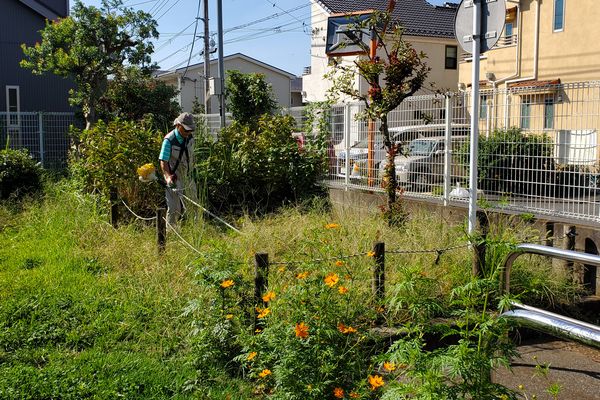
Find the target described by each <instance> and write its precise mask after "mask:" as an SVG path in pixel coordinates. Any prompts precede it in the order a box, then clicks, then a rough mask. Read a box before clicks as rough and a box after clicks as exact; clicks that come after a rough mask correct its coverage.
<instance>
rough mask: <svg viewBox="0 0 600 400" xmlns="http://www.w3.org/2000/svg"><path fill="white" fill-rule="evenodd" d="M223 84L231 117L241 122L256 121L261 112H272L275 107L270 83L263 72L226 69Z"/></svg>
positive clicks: (275, 103)
mask: <svg viewBox="0 0 600 400" xmlns="http://www.w3.org/2000/svg"><path fill="white" fill-rule="evenodd" d="M225 86H226V89H227V90H226V95H227V108H228V109H229V111H231V113H232V114H233V119H234V120H236V121H238V122H240V123H242V124H247V123H250V122H252V121H257V120H258V118H259V117H260V116H261V115H263V114H272V113H273V111H274V110H275V108H276V107H277V102H276V101H275V99H274V98H273V90H272V88H271V85H270V84H269V83H267V81H266V80H265V76H264V75H263V74H258V73H253V74H243V73H241V72H239V71H235V70H232V71H227V79H226V82H225Z"/></svg>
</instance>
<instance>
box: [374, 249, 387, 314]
mask: <svg viewBox="0 0 600 400" xmlns="http://www.w3.org/2000/svg"><path fill="white" fill-rule="evenodd" d="M373 252H374V253H375V254H374V255H373V258H374V259H375V265H373V284H372V290H373V296H374V297H375V301H376V302H377V303H379V304H380V303H381V302H383V299H384V297H385V243H383V242H375V244H374V245H373Z"/></svg>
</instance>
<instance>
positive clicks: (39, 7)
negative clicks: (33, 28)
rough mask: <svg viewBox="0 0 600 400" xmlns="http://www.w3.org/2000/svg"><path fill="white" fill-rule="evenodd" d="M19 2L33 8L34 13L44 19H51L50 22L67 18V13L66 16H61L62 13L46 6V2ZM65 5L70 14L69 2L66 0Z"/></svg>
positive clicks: (33, 0)
mask: <svg viewBox="0 0 600 400" xmlns="http://www.w3.org/2000/svg"><path fill="white" fill-rule="evenodd" d="M19 2H21V3H22V4H24V5H26V6H27V7H29V8H31V9H32V10H33V11H35V12H37V13H38V14H40V15H41V16H42V17H44V18H46V19H49V20H55V19H58V18H60V17H65V16H66V15H67V14H66V13H65V14H64V15H61V13H60V11H57V10H55V9H53V8H52V7H51V6H50V5H48V4H46V3H47V2H44V1H42V0H19ZM64 3H65V4H64V6H65V10H66V11H67V12H68V9H69V1H68V0H64Z"/></svg>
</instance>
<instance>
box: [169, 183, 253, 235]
mask: <svg viewBox="0 0 600 400" xmlns="http://www.w3.org/2000/svg"><path fill="white" fill-rule="evenodd" d="M179 195H180V196H181V197H183V198H184V199H185V200H187V201H189V202H190V203H192V204H193V205H195V206H196V207H198V208H200V209H201V210H202V211H204V212H205V213H207V214H208V215H210V216H211V217H213V218H214V219H216V220H217V221H219V222H220V223H222V224H223V225H225V226H227V227H228V228H229V229H231V230H233V231H235V232H237V233H242V231H240V230H239V229H237V228H236V227H234V226H233V225H231V224H229V223H228V222H227V221H225V220H224V219H222V218H220V217H219V216H217V215H215V214H213V213H212V212H210V211H208V210H207V209H206V208H204V207H202V206H201V205H200V204H198V203H197V202H195V201H194V200H192V199H190V198H189V197H188V196H186V195H185V194H183V193H179Z"/></svg>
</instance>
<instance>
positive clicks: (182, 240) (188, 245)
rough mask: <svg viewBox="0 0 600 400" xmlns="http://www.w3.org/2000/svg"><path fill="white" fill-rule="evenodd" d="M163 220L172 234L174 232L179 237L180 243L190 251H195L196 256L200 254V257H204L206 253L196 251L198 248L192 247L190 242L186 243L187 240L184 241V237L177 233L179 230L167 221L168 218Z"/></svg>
mask: <svg viewBox="0 0 600 400" xmlns="http://www.w3.org/2000/svg"><path fill="white" fill-rule="evenodd" d="M163 220H164V222H165V224H166V226H167V228H169V229H170V230H171V232H173V233H174V234H175V236H177V237H178V238H179V240H180V241H181V242H182V243H183V244H185V245H186V246H187V247H188V248H189V249H191V250H192V251H194V252H195V253H196V254H198V255H201V256H202V255H204V253H202V252H201V251H200V250H198V249H196V248H195V247H194V246H192V245H191V244H190V243H189V242H188V241H186V240H185V239H184V238H183V237H182V236H181V235H180V234H179V232H177V229H176V228H175V227H174V226H173V225H171V224H170V223H169V221H167V219H166V218H163Z"/></svg>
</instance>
